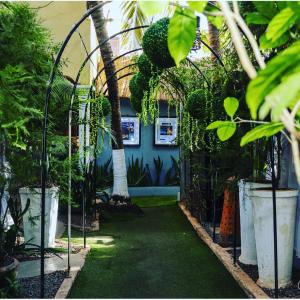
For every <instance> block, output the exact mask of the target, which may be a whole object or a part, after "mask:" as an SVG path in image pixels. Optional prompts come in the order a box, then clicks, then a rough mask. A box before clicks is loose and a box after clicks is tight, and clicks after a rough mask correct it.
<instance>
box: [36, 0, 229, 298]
mask: <svg viewBox="0 0 300 300" xmlns="http://www.w3.org/2000/svg"><path fill="white" fill-rule="evenodd" d="M107 3H109V2H101V3H99V4H97V5H95V6H94V7H92V8H90V9H89V10H87V12H86V13H85V14H84V15H83V16H82V17H81V18H80V19H79V20H78V21H77V22H76V23H75V24H74V26H73V27H72V29H71V30H70V32H69V33H68V35H67V37H66V38H65V40H64V42H63V44H62V46H61V48H60V49H59V52H58V54H57V57H56V59H55V62H54V65H53V67H52V70H51V73H50V77H49V80H48V84H47V89H46V94H45V102H44V122H43V136H42V159H41V291H40V296H41V298H44V280H45V278H44V275H45V272H44V267H45V265H44V260H45V255H44V254H45V248H44V243H45V191H46V180H47V171H48V170H47V133H48V115H49V102H50V98H51V92H52V84H53V81H54V79H55V76H56V72H57V70H58V65H59V63H60V61H61V57H62V54H63V52H64V50H65V48H66V46H67V45H68V43H69V41H70V39H71V37H72V36H73V34H74V32H76V30H77V29H78V27H79V26H80V25H81V24H82V23H83V21H84V20H86V18H88V17H89V16H90V15H91V14H92V13H93V12H94V11H96V10H97V9H98V8H100V7H103V6H104V5H105V4H107ZM147 27H149V25H143V26H137V27H135V28H130V29H126V30H123V31H120V32H118V33H116V34H114V35H112V36H110V37H109V38H107V39H106V40H104V41H103V42H101V43H100V44H99V45H98V46H97V47H96V48H95V49H94V50H93V51H92V52H90V54H89V55H88V56H87V57H86V59H85V60H84V63H83V64H82V65H81V68H80V70H79V72H78V74H77V77H76V81H75V83H74V85H73V91H72V96H71V97H72V98H71V104H70V109H69V137H70V135H71V132H70V127H71V119H72V105H73V101H74V96H75V91H76V87H77V85H78V81H79V78H80V75H81V72H82V70H83V68H84V66H85V64H86V63H87V61H88V60H89V59H90V58H91V56H92V55H93V54H94V53H95V52H96V51H97V50H98V49H99V48H100V46H102V45H103V44H105V43H106V42H107V41H109V40H110V39H112V38H113V37H116V36H118V35H120V34H122V33H125V32H129V31H131V30H134V29H139V28H147ZM201 42H202V43H203V44H204V45H205V46H206V47H207V48H208V49H209V50H210V51H211V52H212V53H213V54H214V55H215V56H216V58H217V59H218V61H219V62H220V63H221V64H222V65H223V63H222V61H221V59H220V58H219V56H218V55H217V54H216V53H215V52H214V51H213V50H212V49H211V48H210V47H209V46H208V45H207V44H206V43H205V42H203V41H202V40H201ZM223 66H224V65H223ZM121 77H122V78H124V77H123V76H121ZM69 146H70V138H69ZM70 148H71V147H70ZM70 151H71V150H70V149H69V154H70ZM69 177H70V176H69ZM70 182H71V179H70V178H69V183H70ZM69 193H70V191H69ZM69 195H70V194H69ZM68 218H70V198H69V204H68ZM68 225H69V224H68ZM70 236H71V231H70V226H68V248H69V249H68V269H69V270H70Z"/></svg>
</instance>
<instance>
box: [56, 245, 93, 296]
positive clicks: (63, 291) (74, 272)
mask: <svg viewBox="0 0 300 300" xmlns="http://www.w3.org/2000/svg"><path fill="white" fill-rule="evenodd" d="M90 250H91V248H90V246H88V245H87V246H86V248H85V249H82V250H81V251H80V252H81V254H82V257H83V259H84V261H85V259H86V256H87V254H88V253H89V252H90ZM83 266H84V264H83ZM83 266H82V267H83ZM81 269H82V268H80V267H71V270H70V275H69V276H68V277H66V278H65V279H64V281H63V282H62V284H61V286H60V288H59V289H58V291H57V292H56V294H55V297H54V298H55V299H66V298H67V297H68V296H69V294H70V291H71V288H72V286H73V283H74V282H75V279H76V278H77V276H78V274H79V272H80V271H81Z"/></svg>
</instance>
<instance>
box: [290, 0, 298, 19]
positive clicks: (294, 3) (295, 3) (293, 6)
mask: <svg viewBox="0 0 300 300" xmlns="http://www.w3.org/2000/svg"><path fill="white" fill-rule="evenodd" d="M287 5H288V6H289V7H290V8H291V9H292V10H293V11H294V12H295V13H296V14H297V15H298V17H299V16H300V1H288V2H287Z"/></svg>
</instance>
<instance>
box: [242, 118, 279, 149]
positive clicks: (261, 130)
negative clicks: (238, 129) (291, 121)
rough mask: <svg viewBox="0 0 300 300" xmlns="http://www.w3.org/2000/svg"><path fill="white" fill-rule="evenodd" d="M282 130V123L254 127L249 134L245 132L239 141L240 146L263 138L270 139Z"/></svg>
mask: <svg viewBox="0 0 300 300" xmlns="http://www.w3.org/2000/svg"><path fill="white" fill-rule="evenodd" d="M283 129H284V126H283V124H282V123H268V124H262V125H259V126H256V127H255V128H253V129H252V130H250V131H249V132H247V133H246V134H245V135H244V136H243V137H242V139H241V146H242V147H243V146H245V145H246V144H248V143H250V142H253V141H255V140H258V139H261V138H263V137H270V136H272V135H274V134H276V133H278V132H280V131H281V130H283Z"/></svg>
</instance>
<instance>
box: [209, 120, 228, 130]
mask: <svg viewBox="0 0 300 300" xmlns="http://www.w3.org/2000/svg"><path fill="white" fill-rule="evenodd" d="M228 123H231V122H230V121H215V122H212V123H210V124H209V125H208V126H207V127H206V130H212V129H217V128H219V127H221V126H224V125H226V124H228Z"/></svg>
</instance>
